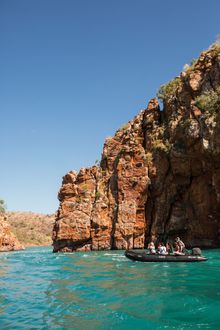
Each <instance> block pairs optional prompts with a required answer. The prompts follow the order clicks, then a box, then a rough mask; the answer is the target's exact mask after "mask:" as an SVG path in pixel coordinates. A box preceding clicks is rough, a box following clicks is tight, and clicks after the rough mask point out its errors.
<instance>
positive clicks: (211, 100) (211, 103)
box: [195, 86, 220, 115]
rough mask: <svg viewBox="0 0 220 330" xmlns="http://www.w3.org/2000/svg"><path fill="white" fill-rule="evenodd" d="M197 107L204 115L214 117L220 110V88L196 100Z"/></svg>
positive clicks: (207, 92)
mask: <svg viewBox="0 0 220 330" xmlns="http://www.w3.org/2000/svg"><path fill="white" fill-rule="evenodd" d="M195 104H196V106H197V107H198V108H199V109H200V110H201V111H202V112H203V113H204V112H208V113H209V114H210V115H213V114H215V113H216V112H217V110H220V86H219V87H218V88H217V89H216V90H209V91H206V92H204V93H203V94H201V95H199V96H198V97H197V98H196V99H195Z"/></svg>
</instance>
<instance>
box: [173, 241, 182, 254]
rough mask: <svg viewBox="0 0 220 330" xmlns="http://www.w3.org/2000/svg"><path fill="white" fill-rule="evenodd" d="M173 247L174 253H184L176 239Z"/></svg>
mask: <svg viewBox="0 0 220 330" xmlns="http://www.w3.org/2000/svg"><path fill="white" fill-rule="evenodd" d="M173 248H174V252H173V253H174V254H176V255H183V254H184V253H182V252H181V250H180V246H179V244H178V243H177V242H176V241H175V242H174V244H173Z"/></svg>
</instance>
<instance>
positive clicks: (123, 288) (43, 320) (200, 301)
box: [0, 248, 220, 330]
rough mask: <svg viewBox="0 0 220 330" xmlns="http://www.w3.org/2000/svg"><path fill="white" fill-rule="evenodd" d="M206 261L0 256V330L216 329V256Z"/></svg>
mask: <svg viewBox="0 0 220 330" xmlns="http://www.w3.org/2000/svg"><path fill="white" fill-rule="evenodd" d="M205 254H206V255H207V257H208V258H209V260H208V261H207V262H205V263H198V264H197V263H190V264H189V263H177V264H175V263H164V264H159V263H138V262H132V261H130V260H128V259H126V258H125V257H124V254H123V252H120V251H112V252H111V251H109V252H91V253H85V252H79V253H70V254H67V253H64V254H53V253H52V251H51V249H50V248H30V249H27V250H25V251H19V252H12V253H2V254H0V328H1V329H13V330H14V329H15V330H16V329H18V330H19V329H22V330H23V329H120V330H121V329H126V330H127V329H133V328H136V329H183V330H187V329H218V328H219V325H220V315H219V310H220V299H219V296H220V284H219V276H220V251H219V250H213V251H205Z"/></svg>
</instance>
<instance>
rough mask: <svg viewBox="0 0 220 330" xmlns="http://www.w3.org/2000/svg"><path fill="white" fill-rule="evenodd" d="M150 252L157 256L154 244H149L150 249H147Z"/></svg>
mask: <svg viewBox="0 0 220 330" xmlns="http://www.w3.org/2000/svg"><path fill="white" fill-rule="evenodd" d="M147 248H148V249H149V251H150V254H155V253H156V249H155V245H154V242H150V243H149V244H148V247H147Z"/></svg>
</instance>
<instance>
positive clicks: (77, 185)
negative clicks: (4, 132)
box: [53, 45, 220, 252]
mask: <svg viewBox="0 0 220 330" xmlns="http://www.w3.org/2000/svg"><path fill="white" fill-rule="evenodd" d="M157 96H158V98H159V99H160V100H161V101H162V103H163V108H162V109H160V106H159V103H158V99H157V98H154V99H152V100H150V102H149V104H148V107H147V108H146V109H144V110H142V111H141V112H140V113H139V114H138V115H137V116H136V117H135V118H134V119H133V120H131V121H129V122H128V123H127V124H126V125H125V126H124V127H122V128H121V129H119V130H118V131H117V132H116V134H115V136H114V137H110V138H107V139H106V141H105V143H104V148H103V153H102V158H101V162H100V166H93V167H91V168H82V169H81V170H80V171H79V173H76V172H75V171H71V172H69V173H67V174H66V175H65V176H64V177H63V182H62V187H61V189H60V191H59V195H58V196H59V200H60V207H59V210H58V212H57V216H56V222H55V225H54V229H53V246H54V252H58V251H77V250H105V249H106V250H108V249H132V248H143V247H145V245H146V243H147V242H148V241H149V240H154V241H156V240H157V241H159V240H165V239H167V238H169V239H170V238H171V239H172V238H174V237H175V236H177V235H178V236H181V238H182V239H183V240H184V241H185V243H186V245H187V246H188V247H190V246H194V245H199V246H201V247H220V111H219V110H220V45H213V46H212V47H211V48H210V49H208V50H207V51H204V52H202V53H201V55H200V57H199V58H198V59H197V60H195V61H194V62H193V63H192V64H191V65H190V66H189V65H188V66H185V68H184V71H183V72H182V73H181V74H180V75H179V76H178V77H176V78H175V79H173V80H172V81H170V82H169V83H168V84H166V85H163V86H161V88H160V90H159V92H158V95H157Z"/></svg>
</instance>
